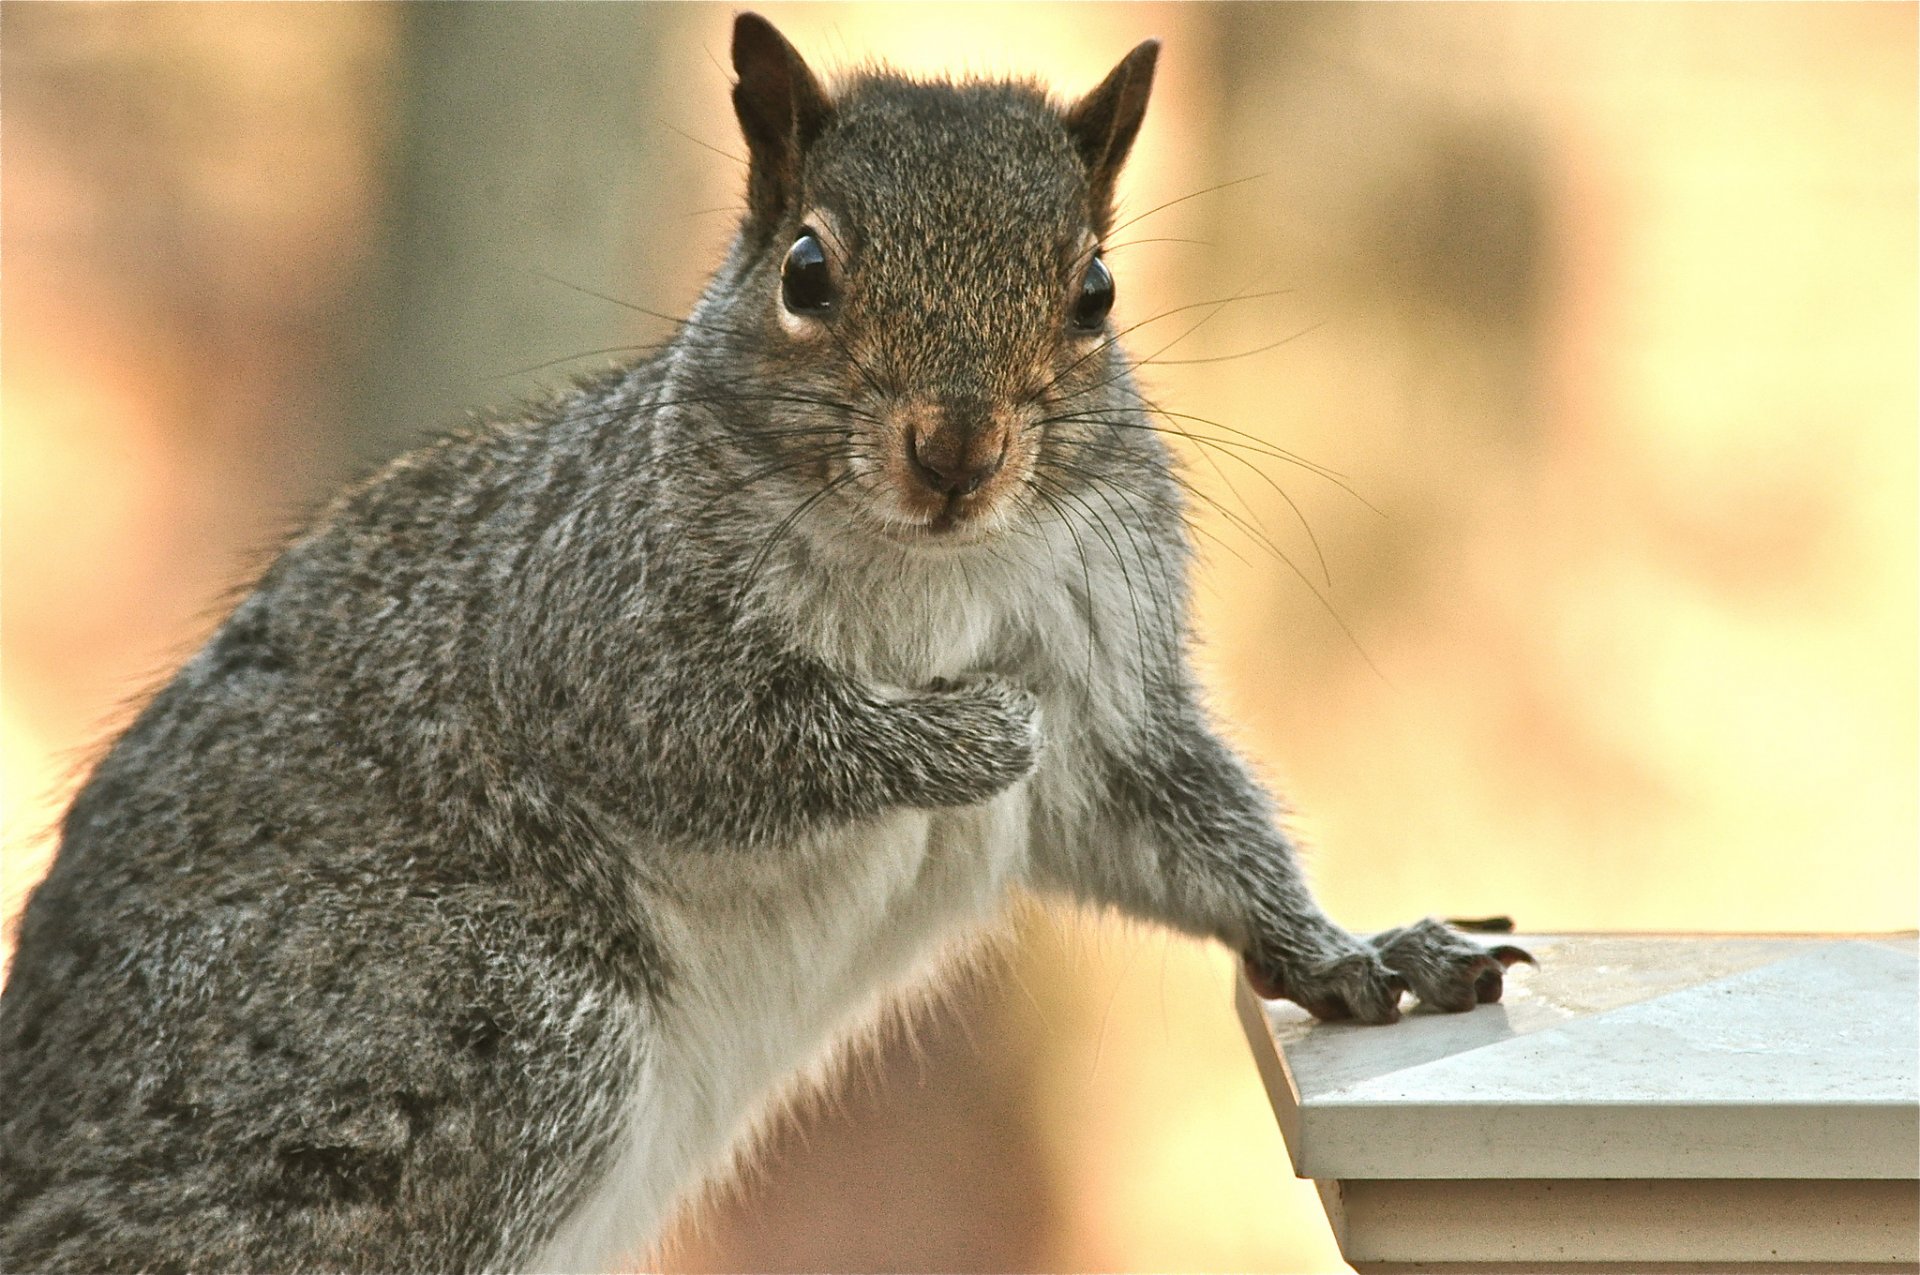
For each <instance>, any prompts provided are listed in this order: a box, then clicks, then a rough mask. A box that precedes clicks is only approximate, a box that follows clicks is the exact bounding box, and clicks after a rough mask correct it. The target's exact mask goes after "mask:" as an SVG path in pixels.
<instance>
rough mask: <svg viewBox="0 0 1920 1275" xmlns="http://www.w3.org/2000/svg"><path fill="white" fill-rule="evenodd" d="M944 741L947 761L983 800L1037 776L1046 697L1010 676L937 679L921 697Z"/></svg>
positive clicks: (969, 797)
mask: <svg viewBox="0 0 1920 1275" xmlns="http://www.w3.org/2000/svg"><path fill="white" fill-rule="evenodd" d="M918 703H919V705H920V706H921V708H922V710H923V711H925V712H927V713H928V714H929V715H930V717H931V719H932V721H933V722H934V724H935V730H936V732H937V734H938V735H939V737H940V739H941V741H942V749H943V752H944V754H945V755H944V758H943V762H944V765H945V766H946V767H948V768H951V769H952V770H953V771H954V772H955V779H956V782H957V783H958V786H959V787H960V788H963V789H966V790H967V791H966V793H965V794H964V795H961V796H960V801H961V803H963V804H964V803H965V802H971V801H980V800H984V799H986V798H988V797H991V796H993V795H995V794H997V793H999V792H1000V791H1002V790H1003V789H1005V788H1007V787H1009V786H1011V785H1013V784H1015V783H1018V782H1019V781H1020V780H1022V779H1025V778H1026V777H1027V776H1029V775H1031V774H1032V773H1033V771H1034V769H1035V767H1037V766H1038V765H1039V763H1040V752H1041V748H1042V737H1041V723H1040V701H1039V699H1038V698H1037V697H1035V696H1034V694H1033V693H1032V692H1031V691H1028V690H1026V689H1025V688H1024V687H1021V686H1017V685H1015V684H1014V683H1012V682H1009V681H1007V680H1005V679H1004V678H999V677H994V676H981V677H972V678H968V679H966V680H964V681H957V682H956V681H947V680H944V679H941V680H936V681H935V682H934V683H933V684H932V685H930V686H929V687H928V688H927V690H926V691H925V692H924V693H923V694H922V695H921V696H920V697H919V700H918Z"/></svg>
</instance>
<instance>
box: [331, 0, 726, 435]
mask: <svg viewBox="0 0 1920 1275" xmlns="http://www.w3.org/2000/svg"><path fill="white" fill-rule="evenodd" d="M707 16H708V15H706V14H705V13H704V12H703V11H702V10H701V9H699V8H695V7H688V8H685V9H682V8H680V7H679V6H669V5H629V4H552V5H547V4H491V3H483V4H470V3H458V4H455V3H429V4H410V5H407V6H405V7H404V9H403V10H402V17H403V20H402V26H401V36H400V41H399V48H398V51H397V52H398V61H399V67H398V71H397V75H398V80H399V89H398V94H397V101H396V111H395V115H396V119H395V125H394V131H393V136H392V138H391V141H390V146H389V155H390V163H389V166H388V170H389V174H390V178H389V180H390V182H391V187H390V197H389V203H388V208H389V212H388V216H387V219H386V223H385V225H384V226H383V228H382V229H383V240H384V242H383V245H382V248H381V250H380V252H379V253H378V255H377V257H376V264H375V268H374V271H373V276H372V278H371V279H370V280H369V281H368V287H367V293H366V304H365V307H364V308H365V312H366V315H367V320H366V327H365V330H364V332H363V334H362V342H363V343H362V346H361V349H360V354H359V359H358V364H359V366H358V368H357V373H356V374H355V375H353V376H352V377H351V378H350V379H349V381H348V383H347V385H346V386H345V387H344V388H345V393H346V395H347V400H348V401H347V402H346V403H345V404H343V407H344V409H345V415H346V417H347V419H348V422H349V424H350V430H351V437H350V438H349V439H348V440H347V448H348V452H349V457H348V459H349V460H350V461H352V462H356V463H361V464H364V463H367V462H370V461H376V460H380V459H384V458H385V457H387V456H389V455H392V454H393V453H395V452H397V451H399V450H401V449H403V448H404V447H406V446H408V445H410V444H412V443H415V442H417V441H419V440H420V439H421V438H422V437H425V436H428V435H431V434H433V433H435V432H438V431H440V430H442V429H444V428H446V427H448V426H450V425H453V424H456V423H457V422H458V421H459V420H460V419H462V417H463V416H464V415H465V414H466V413H467V412H470V411H472V410H475V409H479V408H483V407H487V406H492V405H500V404H504V403H510V402H511V401H512V400H513V399H514V398H515V397H516V396H518V395H522V394H526V393H529V392H534V391H537V389H538V388H539V387H540V386H541V385H543V384H553V383H555V382H557V381H560V380H562V379H563V378H564V375H565V369H564V368H560V369H543V370H542V371H541V373H540V374H538V375H524V376H523V375H515V373H518V372H519V371H520V369H523V368H527V367H528V366H530V365H532V364H535V363H541V362H545V361H547V360H550V359H559V358H563V357H568V356H575V355H582V354H584V353H586V352H588V351H598V350H603V349H606V348H607V347H611V346H619V345H632V344H635V343H637V342H644V341H650V340H657V339H659V333H660V332H661V331H662V330H663V325H661V324H659V323H657V322H655V321H652V320H649V319H648V318H647V317H646V316H644V315H640V314H637V313H635V312H633V311H631V310H627V309H624V308H623V307H621V306H619V305H617V304H613V303H610V302H607V301H603V300H600V299H598V298H595V297H591V296H588V295H586V294H585V293H582V292H580V291H577V290H575V289H572V288H569V287H567V286H565V284H561V283H556V282H554V281H553V279H556V278H557V279H561V280H565V281H567V282H568V283H573V284H577V285H579V286H580V287H583V288H590V289H593V290H594V291H596V292H602V293H606V294H608V295H610V296H615V297H619V298H622V299H630V300H632V301H634V302H635V303H636V304H640V305H645V306H647V307H649V308H652V309H658V310H665V311H671V310H673V309H675V308H677V307H681V306H684V305H685V304H686V301H687V299H688V298H687V297H686V296H685V295H683V294H681V293H678V292H673V291H671V289H670V288H663V287H662V286H661V285H662V284H663V283H665V282H672V283H681V281H683V280H686V279H688V278H690V277H691V276H690V275H689V273H688V271H687V270H686V269H685V268H684V267H679V268H676V267H677V266H678V263H679V262H683V261H685V260H686V258H687V256H688V254H687V252H686V244H685V243H684V242H676V241H679V240H683V239H684V237H685V236H687V235H688V234H698V233H699V232H700V230H701V229H702V226H696V225H695V223H693V222H692V221H690V220H688V218H687V214H688V213H690V212H692V211H694V210H693V209H692V208H688V207H683V206H680V205H681V204H683V203H684V202H685V199H686V194H685V192H687V191H689V190H696V189H699V188H700V186H701V184H702V183H701V181H700V180H699V179H698V170H699V169H700V168H701V167H702V166H705V165H711V164H715V163H719V162H722V161H718V160H716V159H715V158H714V157H713V156H711V155H708V154H706V153H705V152H702V151H701V150H700V149H699V148H698V147H697V146H694V145H692V144H690V143H689V142H687V141H686V140H685V139H684V138H681V137H679V136H676V135H675V134H674V132H673V131H672V130H671V128H670V126H669V121H668V114H667V110H666V105H667V104H666V103H665V102H664V101H663V96H664V94H663V90H662V86H663V85H664V84H665V83H667V81H668V76H667V75H666V74H665V73H664V72H665V69H666V67H667V66H668V64H669V63H670V62H672V61H680V60H684V59H687V58H699V57H701V51H700V50H701V36H702V35H703V34H708V32H706V31H705V28H707V27H709V26H711V23H710V22H708V21H706V18H707ZM713 79H714V100H715V102H716V103H724V100H725V98H724V92H725V89H724V83H725V82H724V79H723V78H722V76H721V74H720V72H719V71H718V70H717V69H716V70H715V71H714V73H713ZM705 225H708V226H710V225H711V223H710V222H708V223H705ZM669 227H670V228H671V230H670V231H669V230H667V229H666V228H669ZM695 255H697V254H695ZM547 276H552V278H549V277H547ZM681 286H683V287H684V284H683V283H681ZM612 357H616V356H614V355H601V356H597V357H594V358H588V359H583V360H582V361H581V362H580V363H579V364H578V366H580V367H590V366H594V365H596V364H599V363H604V362H606V361H607V360H608V359H609V358H612Z"/></svg>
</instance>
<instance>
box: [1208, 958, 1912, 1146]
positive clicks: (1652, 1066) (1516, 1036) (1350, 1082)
mask: <svg viewBox="0 0 1920 1275" xmlns="http://www.w3.org/2000/svg"><path fill="white" fill-rule="evenodd" d="M1514 941H1515V942H1517V943H1519V945H1520V946H1522V947H1524V948H1526V949H1527V950H1529V951H1530V952H1532V953H1533V954H1534V956H1536V957H1537V958H1538V959H1539V961H1540V966H1539V968H1538V969H1529V968H1527V967H1526V966H1515V967H1514V968H1513V969H1512V970H1510V971H1509V972H1508V978H1507V991H1506V996H1505V999H1504V1002H1503V1003H1502V1004H1498V1005H1482V1006H1480V1007H1479V1008H1477V1009H1475V1010H1473V1011H1472V1012H1470V1013H1465V1014H1442V1013H1435V1012H1429V1011H1424V1010H1421V1009H1419V1008H1417V1007H1416V1008H1413V1009H1412V1010H1411V1012H1409V1013H1408V1014H1407V1015H1406V1017H1405V1018H1404V1019H1403V1020H1402V1021H1401V1022H1400V1023H1398V1024H1396V1025H1394V1026H1391V1027H1365V1026H1357V1025H1353V1024H1345V1023H1315V1022H1314V1021H1313V1020H1312V1019H1311V1018H1309V1017H1308V1015H1307V1014H1306V1012H1305V1011H1304V1010H1301V1009H1298V1008H1297V1007H1295V1006H1293V1005H1291V1004H1288V1003H1286V1002H1283V1001H1273V1002H1263V1001H1261V1000H1259V998H1258V997H1257V996H1256V995H1255V994H1254V992H1253V991H1252V989H1251V988H1249V987H1248V986H1247V985H1246V983H1245V981H1244V980H1242V982H1241V985H1240V989H1239V1006H1240V1013H1241V1019H1242V1021H1243V1023H1244V1024H1245V1025H1246V1027H1247V1031H1248V1035H1249V1038H1250V1039H1251V1041H1252V1043H1253V1048H1254V1055H1255V1059H1256V1061H1258V1063H1259V1064H1260V1070H1261V1074H1262V1076H1263V1078H1264V1079H1265V1080H1266V1083H1267V1089H1268V1094H1269V1096H1270V1097H1271V1098H1272V1100H1273V1104H1274V1110H1275V1111H1276V1112H1277V1113H1278V1115H1279V1117H1280V1125H1281V1129H1282V1131H1283V1132H1284V1133H1285V1135H1286V1141H1287V1149H1288V1151H1289V1153H1290V1154H1291V1155H1292V1157H1293V1164H1294V1169H1295V1171H1296V1172H1297V1173H1298V1174H1299V1175H1300V1176H1302V1177H1310V1178H1320V1179H1408V1178H1447V1179H1483V1178H1776V1179H1784V1178H1794V1179H1806V1178H1853V1179H1876V1178H1877V1179H1886V1178H1900V1179H1913V1178H1915V1177H1916V1176H1920V1167H1917V1166H1920V1076H1916V1060H1917V1058H1920V1015H1916V1008H1915V1007H1916V998H1917V996H1920V978H1917V977H1916V975H1917V972H1920V958H1917V956H1916V945H1915V941H1914V937H1913V936H1911V935H1904V936H1898V937H1876V938H1855V939H1835V938H1783V937H1731V936H1728V937H1721V936H1667V935H1661V936H1651V935H1635V936H1625V935H1619V936H1615V935H1579V936H1564V937H1551V936H1534V937H1528V938H1521V939H1516V940H1514Z"/></svg>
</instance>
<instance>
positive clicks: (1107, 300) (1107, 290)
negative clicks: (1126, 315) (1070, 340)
mask: <svg viewBox="0 0 1920 1275" xmlns="http://www.w3.org/2000/svg"><path fill="white" fill-rule="evenodd" d="M1111 309H1113V274H1112V272H1110V271H1109V270H1108V269H1107V263H1106V262H1104V261H1102V260H1100V258H1098V257H1095V258H1094V259H1093V260H1092V261H1090V262H1088V263H1087V272H1086V273H1085V274H1084V275H1081V276H1080V291H1079V294H1078V295H1076V296H1075V297H1074V299H1073V326H1075V327H1076V328H1079V329H1081V330H1082V331H1086V332H1092V331H1094V330H1095V329H1097V328H1098V327H1099V326H1100V325H1101V324H1102V323H1105V322H1106V320H1107V311H1109V310H1111Z"/></svg>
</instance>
